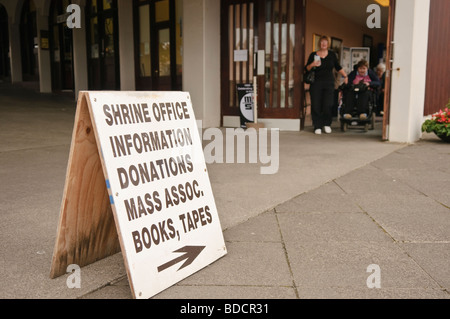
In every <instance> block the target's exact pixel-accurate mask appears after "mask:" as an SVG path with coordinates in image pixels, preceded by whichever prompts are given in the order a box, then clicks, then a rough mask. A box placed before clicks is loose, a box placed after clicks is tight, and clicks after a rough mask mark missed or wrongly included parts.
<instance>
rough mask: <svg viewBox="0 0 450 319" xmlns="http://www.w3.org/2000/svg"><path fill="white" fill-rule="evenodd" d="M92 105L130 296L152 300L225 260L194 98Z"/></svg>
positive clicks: (94, 98) (123, 96)
mask: <svg viewBox="0 0 450 319" xmlns="http://www.w3.org/2000/svg"><path fill="white" fill-rule="evenodd" d="M89 99H90V103H91V106H92V108H91V109H92V113H93V114H92V115H91V117H92V118H93V120H94V122H95V124H94V125H95V127H96V131H97V137H98V141H97V143H98V144H99V145H100V147H101V154H102V160H103V167H104V171H105V172H104V173H105V177H106V179H107V180H106V184H107V187H108V192H109V195H110V201H111V205H112V208H113V212H114V214H115V219H116V225H117V230H118V233H119V239H120V240H121V247H122V254H123V255H124V259H125V263H126V266H127V271H128V277H129V281H130V285H131V289H132V292H133V294H134V296H135V297H136V298H149V297H152V296H153V295H155V294H157V293H159V292H161V291H162V290H164V289H166V288H168V287H170V286H171V285H173V284H175V283H177V282H178V281H180V280H182V279H184V278H186V277H187V276H189V275H191V274H193V273H194V272H197V271H198V270H200V269H201V268H203V267H205V266H207V265H209V264H210V263H212V262H214V261H215V260H217V259H218V258H220V257H222V256H224V255H225V254H226V247H225V242H224V239H223V234H222V228H221V226H220V221H219V216H218V212H217V208H216V205H215V201H214V196H213V193H212V189H211V184H210V180H209V176H208V172H207V168H206V164H205V160H204V157H203V148H202V143H201V140H200V136H199V132H198V128H197V124H196V120H195V117H194V112H193V109H192V103H191V100H190V96H189V94H188V93H185V92H89Z"/></svg>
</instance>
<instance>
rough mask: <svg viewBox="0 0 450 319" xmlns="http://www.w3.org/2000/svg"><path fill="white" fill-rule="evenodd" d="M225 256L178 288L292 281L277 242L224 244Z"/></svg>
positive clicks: (269, 283)
mask: <svg viewBox="0 0 450 319" xmlns="http://www.w3.org/2000/svg"><path fill="white" fill-rule="evenodd" d="M226 245H227V250H228V254H227V255H226V256H224V257H223V258H221V259H219V260H218V261H216V262H214V263H213V264H211V265H210V266H208V267H206V268H204V269H203V270H202V271H200V272H198V273H195V274H193V275H192V276H190V277H188V278H186V279H184V280H183V281H181V282H180V283H179V284H180V285H207V286H209V285H215V286H266V287H273V286H275V287H279V286H284V287H289V286H291V285H292V278H291V274H290V271H289V267H288V264H287V261H286V256H285V253H284V249H283V246H282V244H281V243H268V242H263V243H254V242H232V243H229V242H228V243H226Z"/></svg>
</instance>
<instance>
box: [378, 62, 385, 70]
mask: <svg viewBox="0 0 450 319" xmlns="http://www.w3.org/2000/svg"><path fill="white" fill-rule="evenodd" d="M377 69H380V70H382V71H383V72H385V71H386V65H385V64H384V63H380V64H378V65H377Z"/></svg>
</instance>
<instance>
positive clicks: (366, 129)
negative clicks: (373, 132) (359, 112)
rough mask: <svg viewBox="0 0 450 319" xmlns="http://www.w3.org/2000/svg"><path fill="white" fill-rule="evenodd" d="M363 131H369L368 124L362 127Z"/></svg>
mask: <svg viewBox="0 0 450 319" xmlns="http://www.w3.org/2000/svg"><path fill="white" fill-rule="evenodd" d="M364 131H365V132H368V131H369V123H366V124H365V125H364Z"/></svg>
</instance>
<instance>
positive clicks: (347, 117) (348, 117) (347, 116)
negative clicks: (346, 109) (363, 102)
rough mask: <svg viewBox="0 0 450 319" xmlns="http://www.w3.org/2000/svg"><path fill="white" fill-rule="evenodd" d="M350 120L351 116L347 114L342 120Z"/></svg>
mask: <svg viewBox="0 0 450 319" xmlns="http://www.w3.org/2000/svg"><path fill="white" fill-rule="evenodd" d="M351 118H352V116H351V114H348V113H346V114H344V119H346V120H350V119H351Z"/></svg>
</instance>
